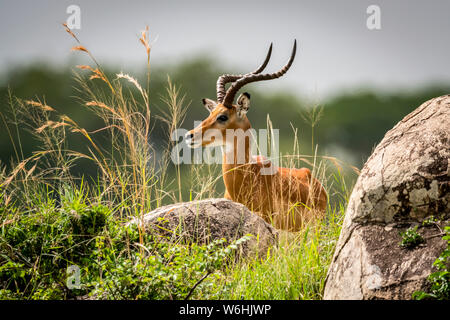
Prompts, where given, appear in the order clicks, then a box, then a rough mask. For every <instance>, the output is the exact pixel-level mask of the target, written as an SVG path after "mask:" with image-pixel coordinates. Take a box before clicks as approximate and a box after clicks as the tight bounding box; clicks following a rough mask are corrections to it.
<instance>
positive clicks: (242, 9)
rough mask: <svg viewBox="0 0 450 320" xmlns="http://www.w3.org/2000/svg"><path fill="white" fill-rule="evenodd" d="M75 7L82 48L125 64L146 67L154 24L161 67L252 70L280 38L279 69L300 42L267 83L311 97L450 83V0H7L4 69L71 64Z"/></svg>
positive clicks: (0, 65)
mask: <svg viewBox="0 0 450 320" xmlns="http://www.w3.org/2000/svg"><path fill="white" fill-rule="evenodd" d="M70 5H77V6H79V7H80V27H81V29H79V30H74V31H75V32H76V34H77V35H78V36H79V38H80V40H81V41H82V43H83V45H85V46H86V47H87V48H89V49H90V50H91V51H92V52H93V54H94V55H95V57H96V58H97V60H99V61H101V62H102V63H103V64H105V63H107V64H113V65H114V66H116V67H117V69H120V70H129V69H133V68H141V67H142V68H144V67H145V59H146V57H145V51H144V50H143V48H142V46H141V44H140V43H139V42H138V37H139V33H140V31H141V30H142V29H144V27H145V25H148V26H149V28H150V37H151V38H152V39H155V38H157V40H156V41H155V42H154V44H153V47H152V56H151V61H152V63H154V64H156V65H163V64H166V63H177V62H183V61H186V60H188V59H191V58H192V57H194V56H197V55H200V54H206V55H209V56H211V57H213V58H214V59H216V60H217V61H218V62H219V63H220V64H221V66H223V67H224V68H230V70H232V71H236V70H238V71H241V72H243V73H244V72H248V71H251V70H252V69H254V68H255V67H257V66H258V65H259V64H260V63H261V61H262V60H263V59H264V57H265V54H266V51H267V49H268V46H269V44H270V43H271V42H273V44H274V50H273V54H272V60H271V62H270V64H269V66H268V67H267V71H270V72H273V71H276V70H277V69H279V68H280V67H281V66H282V65H283V64H284V63H285V62H286V61H287V59H288V58H289V55H290V52H291V48H292V44H293V40H294V39H297V41H298V45H299V48H298V51H297V56H296V60H295V61H294V64H293V66H292V67H291V70H290V71H289V72H288V74H286V75H285V76H284V77H283V78H281V79H277V80H274V81H270V82H265V83H261V84H260V86H261V88H263V89H267V90H272V89H279V88H287V89H291V90H293V91H294V92H297V93H299V94H302V95H303V96H306V97H309V98H311V99H322V98H324V97H327V96H329V95H333V94H336V93H338V92H342V90H344V91H345V90H347V91H349V90H350V91H351V90H358V89H359V88H365V87H373V88H376V89H381V90H387V91H390V90H391V91H392V90H399V89H408V90H414V89H415V88H418V87H420V86H422V85H429V84H432V83H437V84H447V85H448V84H450V41H449V40H450V39H449V38H450V37H449V36H450V19H449V16H448V14H449V13H450V1H448V0H433V1H417V0H396V1H381V0H370V1H366V0H340V1H338V0H326V1H325V0H323V1H319V0H310V1H282V0H280V1H263V0H259V1H256V0H240V1H236V0H226V1H215V0H209V1H205V0H189V1H186V0H184V1H182V0H179V1H178V0H177V1H176V0H166V1H154V0H147V1H141V0H139V1H138V0H133V1H115V0H114V1H113V0H108V1H106V0H95V1H93V0H91V1H87V0H79V1H74V0H70V1H66V0H58V1H57V0H39V1H28V0H27V1H25V0H0V30H1V32H0V46H1V47H0V48H1V49H0V73H1V72H5V71H6V70H8V69H14V68H16V67H17V66H20V65H24V64H27V63H31V62H33V61H36V60H40V61H44V60H45V61H49V62H51V63H54V64H57V65H58V64H62V63H67V62H69V61H71V59H73V57H74V55H75V54H77V53H76V52H71V51H70V48H71V47H72V46H73V45H75V43H74V41H73V39H72V38H71V37H70V36H68V34H67V33H66V32H65V31H64V29H63V28H62V27H61V23H64V22H66V21H67V19H68V17H69V16H70V14H68V13H67V12H66V10H67V7H69V6H70ZM370 5H377V6H378V7H379V8H380V15H379V17H380V19H379V21H380V27H381V28H380V29H375V30H370V29H369V28H368V27H367V20H368V19H370V17H371V16H372V14H371V13H367V8H368V7H369V6H370ZM78 54H79V53H78ZM211 85H212V86H215V84H211Z"/></svg>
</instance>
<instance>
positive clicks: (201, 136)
mask: <svg viewBox="0 0 450 320" xmlns="http://www.w3.org/2000/svg"><path fill="white" fill-rule="evenodd" d="M296 48H297V42H296V41H295V42H294V47H293V50H292V54H291V57H290V59H289V61H288V63H287V64H286V65H285V66H284V67H283V68H282V69H280V70H279V71H278V72H276V73H271V74H261V72H262V71H263V70H264V68H265V67H266V65H267V63H268V62H269V59H270V55H271V53H272V45H270V48H269V51H268V53H267V56H266V60H265V61H264V63H263V64H262V65H261V66H260V67H259V68H258V69H257V70H255V71H253V72H250V73H247V74H244V75H229V74H226V75H222V76H220V77H219V79H218V80H217V101H213V100H210V99H203V104H204V105H205V107H206V108H207V109H208V111H209V112H210V115H209V116H208V117H207V118H206V119H205V120H204V121H203V122H202V123H201V124H200V125H199V126H197V127H196V128H195V129H193V130H191V131H189V132H188V133H187V134H186V141H187V143H188V145H189V146H190V147H193V148H195V147H200V146H218V145H221V146H222V147H223V163H222V172H223V181H224V184H225V188H226V192H225V198H227V199H230V200H233V201H236V202H240V203H242V204H244V205H245V206H247V207H248V208H249V209H250V210H252V211H253V212H255V213H257V214H258V215H260V216H261V217H262V218H263V219H264V220H266V221H267V222H269V223H272V224H273V225H274V226H275V227H276V228H278V229H283V230H288V231H298V230H300V229H301V228H302V225H303V224H304V223H305V222H308V221H311V220H313V219H315V218H317V217H318V216H321V215H323V213H324V211H325V208H326V205H327V193H326V192H325V190H324V188H323V187H322V185H321V184H320V183H319V181H318V180H317V179H315V178H313V177H312V176H311V171H310V170H309V169H307V168H301V169H295V168H275V170H273V172H272V174H262V169H267V168H268V167H272V163H271V162H270V161H269V160H267V159H265V158H263V157H255V156H252V155H251V154H250V138H249V136H245V142H244V143H240V142H239V141H238V139H237V136H234V137H233V139H227V133H229V132H230V131H231V130H239V129H242V130H243V132H246V131H248V130H249V129H250V128H251V126H250V122H249V120H248V118H247V116H246V113H247V111H248V109H249V106H250V95H249V94H248V93H246V92H245V93H242V94H241V95H240V96H239V97H238V99H237V101H236V104H233V100H234V97H235V95H236V93H237V92H238V91H239V89H241V88H242V87H243V86H244V85H246V84H248V83H251V82H255V81H261V80H271V79H276V78H279V77H281V76H282V75H283V74H285V73H286V72H287V71H288V70H289V68H290V66H291V65H292V62H293V61H294V57H295V52H296ZM227 83H231V85H230V87H229V88H228V90H227V91H225V84H227ZM230 129H231V130H230ZM211 132H220V133H221V134H220V137H223V138H221V139H217V135H215V134H214V135H213V134H211ZM241 132H242V131H241ZM240 157H241V159H243V161H238V159H239V158H240Z"/></svg>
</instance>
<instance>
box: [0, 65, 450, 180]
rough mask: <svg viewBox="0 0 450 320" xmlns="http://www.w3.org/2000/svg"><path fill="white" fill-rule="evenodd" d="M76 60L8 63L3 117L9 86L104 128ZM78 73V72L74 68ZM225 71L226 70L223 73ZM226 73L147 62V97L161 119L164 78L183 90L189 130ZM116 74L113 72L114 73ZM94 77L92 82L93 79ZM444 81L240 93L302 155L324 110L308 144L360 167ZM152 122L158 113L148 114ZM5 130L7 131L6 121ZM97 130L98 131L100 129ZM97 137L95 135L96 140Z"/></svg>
mask: <svg viewBox="0 0 450 320" xmlns="http://www.w3.org/2000/svg"><path fill="white" fill-rule="evenodd" d="M74 67H75V65H72V66H65V67H59V68H56V67H54V66H52V65H51V64H46V63H33V64H30V65H28V66H23V67H17V68H12V69H10V71H8V72H6V73H4V74H2V75H0V76H1V77H2V79H1V81H0V112H1V113H2V115H3V117H2V118H4V117H6V116H8V115H9V113H10V112H9V111H8V109H9V108H8V103H9V96H8V88H10V89H11V92H12V94H13V95H14V96H17V97H19V98H22V99H36V98H39V99H41V100H45V102H46V104H47V105H49V106H51V107H53V108H55V109H56V110H58V112H60V113H62V114H67V115H68V116H69V117H71V118H72V119H74V120H75V121H76V122H78V123H79V124H80V125H81V126H82V127H84V128H86V129H87V130H88V131H89V130H91V131H93V130H96V129H99V128H101V127H102V125H103V124H102V123H101V121H100V120H99V119H98V118H96V117H94V116H92V117H91V116H87V115H91V113H89V112H88V111H87V110H86V108H85V107H84V106H83V105H82V104H81V101H80V100H79V99H77V96H79V94H78V93H77V91H76V90H75V87H76V86H77V83H76V82H75V80H74V78H73V74H72V72H73V69H75V68H74ZM105 69H106V70H108V73H110V74H111V75H113V73H116V72H119V71H118V70H114V69H113V68H105ZM77 72H81V73H82V72H83V71H81V70H77ZM228 72H229V70H228ZM223 73H225V71H224V70H221V68H220V67H219V64H218V63H217V62H216V61H214V60H213V59H211V58H208V57H197V58H193V59H191V60H188V61H186V62H183V63H181V64H177V65H171V66H154V67H153V66H152V72H151V81H150V101H151V105H152V108H153V109H152V114H153V116H157V115H159V116H164V115H163V114H164V113H163V112H162V111H164V109H166V108H167V107H166V106H165V105H164V102H163V101H162V100H161V97H163V96H164V95H166V88H167V84H168V76H169V77H170V79H171V81H172V82H173V83H174V84H175V85H176V86H177V87H178V88H180V93H181V95H183V94H184V95H185V100H184V101H185V107H186V108H189V109H188V112H187V114H186V119H185V121H184V123H183V125H182V127H183V128H186V129H191V128H192V127H193V124H194V120H202V119H204V118H205V117H206V116H207V111H206V110H205V109H204V108H203V106H202V103H201V99H202V98H204V97H209V98H215V96H216V92H215V83H216V80H217V77H218V76H219V75H220V74H223ZM131 75H132V76H135V77H137V78H138V79H139V80H140V81H141V83H142V84H143V86H144V84H145V81H146V75H145V68H143V72H142V74H131ZM112 78H114V76H112ZM94 81H96V80H94ZM449 89H450V86H447V87H445V86H430V87H425V88H422V89H421V90H416V91H408V92H397V93H395V94H392V93H391V94H386V93H380V92H375V91H371V90H368V89H367V90H362V89H359V90H356V91H353V92H350V93H342V94H340V95H336V96H334V97H332V98H329V99H328V100H326V101H324V102H323V103H322V105H320V106H314V105H312V104H311V103H309V102H307V101H304V100H302V99H301V97H299V96H298V95H297V94H296V93H295V92H287V91H283V92H281V91H280V92H264V91H262V90H260V89H258V85H257V84H252V85H249V86H248V87H246V88H245V90H246V91H248V92H250V93H252V107H251V109H250V111H249V113H248V117H249V119H250V121H251V123H252V126H253V127H254V128H256V129H259V128H266V123H267V114H269V115H270V119H271V121H272V123H273V127H274V128H278V129H280V140H281V146H280V149H281V151H289V150H292V143H293V141H294V139H293V136H294V133H293V130H292V127H295V128H298V136H299V138H300V153H304V154H309V155H311V153H312V148H311V143H312V141H311V138H312V137H311V135H312V130H311V123H308V122H310V121H308V120H307V119H308V115H311V114H310V113H311V108H313V107H316V108H317V109H316V111H317V110H319V111H320V109H321V108H322V110H321V111H322V112H321V116H320V119H319V122H318V123H317V124H316V125H315V127H314V133H313V134H314V139H313V143H314V144H316V143H317V144H318V146H319V147H318V152H319V154H325V155H329V156H335V157H337V158H340V159H342V160H347V161H349V162H351V163H350V164H352V165H354V166H356V167H361V166H362V164H363V163H364V162H365V160H366V159H367V158H368V156H369V155H370V153H371V151H372V149H373V147H374V146H375V145H376V144H377V143H378V142H379V141H380V140H381V139H382V138H383V136H384V134H385V133H386V131H387V130H389V129H391V128H392V127H393V126H394V125H395V124H396V123H397V122H398V121H399V120H401V119H402V118H403V117H404V116H405V115H407V114H408V113H410V112H411V111H412V110H414V109H415V108H417V107H418V106H419V105H420V104H421V103H423V102H424V101H426V100H428V99H430V98H433V97H436V96H440V95H443V94H447V93H449V92H450V90H449ZM2 118H0V150H1V153H0V161H1V162H2V163H3V164H4V165H8V164H9V163H10V161H11V159H13V158H14V157H15V153H14V149H13V146H12V143H11V137H10V136H9V133H8V131H7V130H6V127H5V123H4V121H3V119H2ZM154 119H156V117H154ZM10 128H13V127H12V126H10ZM11 134H12V135H13V139H14V140H15V142H16V144H17V143H18V139H17V136H16V132H15V130H11ZM20 135H21V139H20V143H21V146H22V150H23V153H24V156H25V157H26V156H29V155H30V154H31V153H32V151H35V150H38V149H39V145H36V142H35V141H34V140H33V138H32V137H31V135H30V134H27V133H26V132H22V131H21V132H20ZM98 135H101V133H99V134H98ZM167 138H168V132H167V127H166V126H164V125H163V124H162V123H161V122H157V121H155V123H154V128H153V131H152V141H153V143H154V147H155V149H156V150H158V149H162V148H164V147H165V146H166V145H167ZM100 139H101V137H100ZM70 145H71V146H72V148H74V149H77V150H82V149H83V148H85V142H84V140H83V139H81V138H79V137H78V138H77V137H76V136H74V137H72V138H71V140H70ZM75 170H79V171H80V172H82V173H84V174H86V173H88V174H91V173H94V171H93V170H94V168H92V167H90V165H89V164H88V163H86V164H85V165H83V166H79V167H78V168H75Z"/></svg>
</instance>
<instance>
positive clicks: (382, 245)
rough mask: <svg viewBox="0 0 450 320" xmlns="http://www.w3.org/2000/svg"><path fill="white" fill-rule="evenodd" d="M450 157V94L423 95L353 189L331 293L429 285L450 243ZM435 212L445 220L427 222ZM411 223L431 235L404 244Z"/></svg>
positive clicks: (380, 295) (327, 294) (349, 295)
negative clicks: (449, 234)
mask: <svg viewBox="0 0 450 320" xmlns="http://www.w3.org/2000/svg"><path fill="white" fill-rule="evenodd" d="M449 158H450V95H446V96H442V97H438V98H435V99H432V100H429V101H427V102H425V103H423V104H422V105H421V106H420V107H419V108H417V109H416V110H415V111H413V112H412V113H410V114H409V115H407V116H406V117H405V118H404V119H403V120H401V121H400V122H399V123H398V124H397V125H396V126H395V127H394V128H393V129H391V130H390V131H388V132H387V133H386V135H385V137H384V138H383V140H382V141H381V142H380V144H379V145H378V146H377V147H376V149H375V150H374V152H373V154H372V155H371V156H370V158H369V159H368V161H367V162H366V164H365V165H364V167H363V169H362V171H361V174H360V176H359V178H358V180H357V182H356V184H355V187H354V189H353V192H352V194H351V196H350V199H349V204H348V207H347V211H346V214H345V218H344V222H343V226H342V231H341V235H340V237H339V241H338V243H337V247H336V251H335V253H334V256H333V259H332V262H331V265H330V268H329V271H328V275H327V278H326V282H325V291H324V299H411V295H412V293H413V292H415V291H417V290H424V289H426V288H427V281H426V278H427V276H428V275H429V274H430V273H431V272H433V271H434V268H433V267H432V263H433V262H434V261H435V259H436V258H437V257H438V256H439V254H440V253H441V252H442V251H443V250H444V248H445V246H446V243H445V241H443V240H442V239H441V238H442V229H443V226H444V225H446V224H448V223H449V217H450V192H449V191H450V166H449ZM429 216H434V217H435V220H438V221H437V222H432V223H427V224H425V225H424V224H423V223H422V222H423V220H424V219H425V218H427V217H429ZM427 219H428V220H429V221H430V218H427ZM411 227H417V232H418V233H419V234H420V235H421V236H422V237H423V238H424V240H425V242H424V243H422V244H420V245H418V246H416V247H413V248H403V247H401V246H400V245H399V243H400V242H401V241H402V236H401V235H400V232H404V231H405V230H407V229H408V228H411Z"/></svg>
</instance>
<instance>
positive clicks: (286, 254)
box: [0, 30, 349, 299]
mask: <svg viewBox="0 0 450 320" xmlns="http://www.w3.org/2000/svg"><path fill="white" fill-rule="evenodd" d="M66 31H67V30H66ZM69 33H70V34H71V35H72V36H73V37H74V39H75V40H76V42H77V48H78V49H76V50H78V51H81V53H83V54H85V53H87V54H88V55H89V57H91V58H92V62H93V66H92V67H90V66H81V67H80V69H82V70H84V71H86V70H87V71H88V72H90V74H88V76H83V75H81V74H75V77H76V79H77V81H78V84H79V86H78V88H77V93H78V95H77V97H76V98H75V99H76V100H77V101H79V102H80V108H84V110H86V117H99V119H101V120H102V121H103V122H104V127H103V128H99V129H97V130H95V131H88V130H86V129H84V128H82V127H80V126H79V125H78V124H77V123H76V122H75V121H73V120H72V119H71V118H69V117H68V116H66V115H64V114H59V113H58V112H57V110H56V109H55V108H53V107H50V106H48V105H47V104H46V102H45V100H38V99H36V100H33V101H28V100H22V99H20V98H17V97H14V96H13V95H12V93H10V94H9V97H8V98H9V106H10V112H9V114H1V116H2V119H7V118H8V119H10V122H7V121H6V120H5V124H7V131H8V134H9V135H10V137H11V142H12V144H13V147H14V150H15V151H16V152H15V154H16V158H15V159H13V165H12V166H11V167H12V168H13V169H12V170H10V171H7V170H6V169H5V166H3V165H2V164H1V163H0V298H1V299H75V298H80V297H83V298H91V299H188V298H189V299H320V298H321V297H322V291H323V284H324V279H325V276H326V273H327V268H328V265H329V263H330V260H331V258H332V255H333V251H334V247H335V245H336V242H337V239H338V235H339V231H340V226H341V222H342V218H343V215H344V210H345V207H346V203H347V199H348V195H349V188H348V187H347V182H346V179H344V177H343V176H342V174H341V173H342V167H341V165H342V163H340V162H339V161H337V160H336V159H334V158H328V159H325V158H320V157H319V156H317V154H316V150H317V149H315V150H314V155H311V156H306V155H300V154H298V150H299V147H298V144H297V145H294V147H293V151H292V152H291V153H290V154H287V155H284V156H283V157H282V159H281V162H282V163H281V165H283V164H284V166H289V167H299V166H300V165H301V164H304V163H307V164H309V165H310V167H311V168H312V169H313V174H314V176H316V177H319V178H320V180H321V181H323V182H324V183H325V184H326V189H327V190H328V193H329V195H330V198H331V199H332V201H330V204H329V206H328V209H327V213H326V215H325V218H324V219H323V220H321V221H319V222H318V223H316V224H311V225H310V226H309V227H307V228H306V229H304V230H303V231H301V232H298V233H296V234H286V233H285V234H283V235H282V236H281V237H280V242H279V244H278V245H277V246H274V247H273V248H271V250H270V251H269V253H268V254H267V255H266V256H263V257H261V256H253V257H248V258H247V259H236V257H235V254H234V253H235V250H236V248H237V247H238V246H239V245H240V243H241V242H242V241H246V238H245V237H244V238H243V239H239V240H237V242H235V243H226V242H225V241H224V240H216V241H214V242H212V243H210V244H207V245H199V244H195V243H173V242H170V241H168V240H167V239H166V238H164V237H162V236H160V235H156V234H153V233H149V232H147V231H146V230H144V228H143V227H141V226H136V225H130V226H127V222H128V221H130V219H132V218H140V217H142V216H143V215H144V214H145V213H147V212H149V211H151V210H153V209H155V208H157V207H160V206H161V205H163V204H165V203H174V202H179V201H189V200H199V199H206V198H211V197H221V196H222V195H223V191H221V190H220V188H219V187H220V183H219V182H220V180H221V174H220V167H219V166H217V165H192V166H191V167H190V168H189V167H188V166H174V165H172V164H171V161H170V151H171V150H172V147H173V142H171V141H169V142H168V144H167V148H166V150H164V152H162V154H160V155H159V156H158V159H157V157H156V156H155V155H156V153H155V150H153V149H152V147H151V146H152V143H151V140H150V137H151V127H152V125H153V124H154V122H152V121H162V122H163V123H164V124H166V125H167V128H168V130H167V131H168V132H172V131H173V130H174V129H175V128H178V127H179V126H180V123H181V122H182V120H183V117H184V115H185V113H186V107H185V104H184V96H182V95H181V94H180V90H179V89H178V88H177V87H176V86H174V85H173V84H172V83H171V82H170V80H169V81H168V86H167V94H166V96H165V97H163V98H162V101H163V102H164V103H165V105H166V110H163V111H164V113H165V117H164V119H153V118H152V116H151V112H152V106H151V104H150V97H151V92H150V90H149V84H148V82H149V81H150V73H149V74H148V77H147V84H146V86H141V85H140V84H139V83H138V82H137V81H136V80H135V79H134V78H133V77H131V76H129V75H126V74H122V73H120V74H118V75H116V76H117V77H116V78H111V76H107V75H105V74H104V73H103V71H102V68H101V66H100V65H99V64H98V62H97V61H96V60H95V59H94V58H93V57H92V54H91V53H90V52H89V51H88V50H87V49H86V48H84V47H80V45H81V43H80V42H79V40H78V38H76V37H75V36H74V35H73V34H72V33H71V32H69ZM141 39H142V40H141V41H142V42H143V44H144V46H145V48H146V52H147V55H148V59H147V63H148V72H150V65H149V61H150V60H149V59H150V51H151V50H150V49H151V46H150V45H149V42H148V37H144V36H142V37H141ZM80 48H82V49H80ZM314 119H315V120H314ZM314 119H313V120H314V124H313V125H312V129H314V126H315V125H316V120H317V119H316V118H314ZM268 126H269V128H270V127H271V124H270V120H269V119H268ZM23 128H25V129H26V130H28V131H29V132H30V133H31V134H33V136H34V137H35V139H37V141H39V142H40V145H41V146H42V148H41V149H40V150H36V152H35V153H34V154H33V155H32V156H31V157H29V158H23V156H22V152H21V130H22V129H23ZM99 132H101V133H102V134H103V136H100V137H98V133H99ZM294 132H295V133H296V132H297V131H296V130H294ZM69 135H76V136H77V137H78V138H79V139H84V141H85V142H86V147H85V149H84V150H73V149H71V146H70V145H68V142H67V139H66V138H67V137H68V136H69ZM168 140H169V139H168ZM296 141H297V143H298V139H296ZM328 160H329V161H328ZM82 161H91V162H93V163H94V164H95V165H96V166H97V168H98V176H97V178H96V179H92V178H85V177H79V176H74V175H73V174H72V168H73V167H74V166H77V165H78V166H79V165H80V163H81V164H82V163H83V162H82ZM328 162H330V163H332V164H333V166H331V167H330V166H327V163H328ZM170 168H172V170H170ZM74 265H75V266H78V267H79V270H80V287H77V288H72V287H71V286H70V282H69V283H68V279H69V280H70V279H72V278H71V277H72V276H73V275H72V274H70V273H68V268H70V267H71V266H74Z"/></svg>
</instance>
